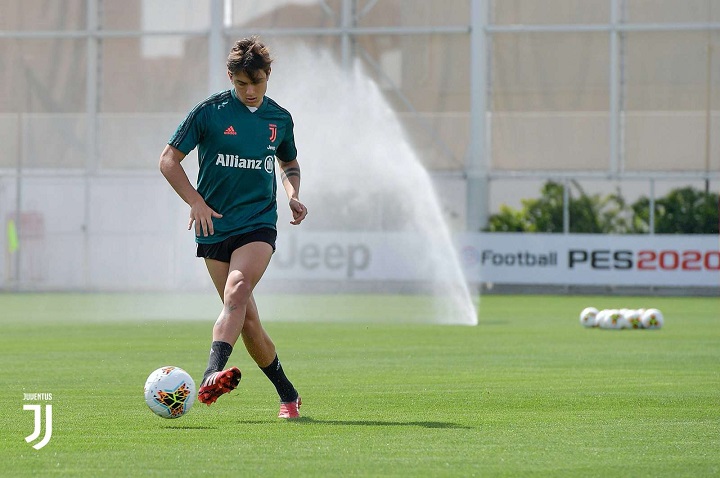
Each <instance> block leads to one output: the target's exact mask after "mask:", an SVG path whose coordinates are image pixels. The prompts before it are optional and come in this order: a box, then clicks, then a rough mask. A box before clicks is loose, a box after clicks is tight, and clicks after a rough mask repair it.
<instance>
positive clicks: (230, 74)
mask: <svg viewBox="0 0 720 478" xmlns="http://www.w3.org/2000/svg"><path fill="white" fill-rule="evenodd" d="M227 74H228V78H230V82H231V83H232V80H233V79H232V76H233V75H232V72H231V71H230V70H228V72H227Z"/></svg>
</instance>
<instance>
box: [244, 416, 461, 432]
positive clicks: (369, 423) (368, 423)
mask: <svg viewBox="0 0 720 478" xmlns="http://www.w3.org/2000/svg"><path fill="white" fill-rule="evenodd" d="M287 422H288V423H303V424H305V423H308V424H313V425H345V426H361V427H422V428H455V429H464V430H471V429H472V428H473V427H468V426H465V425H459V424H457V423H451V422H391V421H383V420H316V419H314V418H312V417H300V418H296V419H294V420H287ZM240 423H244V424H261V423H267V422H266V421H256V420H249V421H248V420H243V421H241V422H240Z"/></svg>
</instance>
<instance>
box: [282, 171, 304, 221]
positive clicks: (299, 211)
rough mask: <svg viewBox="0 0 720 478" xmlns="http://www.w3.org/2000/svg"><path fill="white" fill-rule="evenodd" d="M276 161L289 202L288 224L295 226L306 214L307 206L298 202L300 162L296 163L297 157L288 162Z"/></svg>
mask: <svg viewBox="0 0 720 478" xmlns="http://www.w3.org/2000/svg"><path fill="white" fill-rule="evenodd" d="M278 163H280V169H282V172H281V173H280V179H282V183H283V187H284V188H285V192H286V193H287V197H288V200H289V202H290V211H291V212H292V215H293V220H292V221H290V224H294V225H296V226H297V225H298V224H300V223H301V222H302V221H303V219H305V216H307V208H306V207H305V205H304V204H303V203H301V202H300V163H298V161H297V159H293V160H292V161H288V162H285V161H278Z"/></svg>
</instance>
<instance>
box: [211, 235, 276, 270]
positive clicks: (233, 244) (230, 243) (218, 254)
mask: <svg viewBox="0 0 720 478" xmlns="http://www.w3.org/2000/svg"><path fill="white" fill-rule="evenodd" d="M276 239H277V231H276V230H275V229H271V228H269V227H264V228H262V229H257V230H255V231H250V232H246V233H245V234H238V235H237V236H230V237H228V238H227V239H225V240H224V241H222V242H216V243H215V244H200V243H198V245H197V257H204V258H205V259H214V260H216V261H220V262H227V263H230V256H232V253H233V252H234V251H235V249H240V248H241V247H242V246H244V245H246V244H250V243H251V242H266V243H268V244H270V245H271V246H272V248H273V252H275V240H276Z"/></svg>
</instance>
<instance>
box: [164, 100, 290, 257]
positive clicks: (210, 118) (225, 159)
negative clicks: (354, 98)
mask: <svg viewBox="0 0 720 478" xmlns="http://www.w3.org/2000/svg"><path fill="white" fill-rule="evenodd" d="M168 144H169V145H170V146H173V147H175V148H177V149H179V150H180V151H182V152H183V153H185V154H188V153H189V152H190V151H192V150H193V148H195V146H197V148H198V160H199V163H200V171H199V173H198V179H197V190H198V192H199V193H200V195H201V196H202V197H203V199H205V202H206V203H207V205H208V206H210V207H211V208H212V209H213V210H214V211H216V212H218V213H220V214H222V215H223V217H222V218H213V220H212V221H213V227H214V229H215V234H214V235H212V236H207V237H204V236H196V237H195V240H196V241H197V242H199V243H204V244H213V243H216V242H221V241H223V240H225V239H227V238H228V237H230V236H234V235H237V234H243V233H246V232H250V231H253V230H256V229H260V228H262V227H270V228H273V229H275V228H276V226H277V200H276V199H277V198H276V194H277V183H276V181H275V157H277V158H278V159H279V160H280V161H284V162H289V161H292V160H294V159H295V158H296V157H297V150H296V148H295V139H294V136H293V121H292V117H291V116H290V113H289V112H288V111H287V110H285V109H284V108H282V107H281V106H280V105H278V104H277V103H275V101H273V100H272V99H270V98H268V97H267V96H265V97H264V98H263V102H262V105H261V106H260V107H258V109H257V110H256V111H255V112H251V111H250V110H249V109H248V107H247V106H245V105H244V104H242V102H241V101H240V100H239V99H238V97H237V96H236V93H235V89H233V88H231V89H229V90H226V91H223V92H220V93H217V94H214V95H212V96H210V97H209V98H207V99H206V100H205V101H203V102H201V103H199V104H198V105H197V106H195V108H193V110H192V111H191V112H190V113H189V114H188V115H187V117H186V118H185V120H184V121H183V122H182V123H181V124H180V126H179V127H178V129H177V131H175V134H173V136H172V137H171V138H170V141H168Z"/></svg>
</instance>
